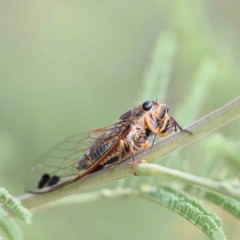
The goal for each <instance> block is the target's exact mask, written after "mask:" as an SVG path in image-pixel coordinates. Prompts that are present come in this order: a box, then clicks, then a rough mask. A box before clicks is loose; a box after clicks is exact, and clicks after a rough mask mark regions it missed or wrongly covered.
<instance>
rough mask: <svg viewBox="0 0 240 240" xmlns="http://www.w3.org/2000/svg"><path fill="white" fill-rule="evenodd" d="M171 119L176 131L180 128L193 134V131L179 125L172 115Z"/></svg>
mask: <svg viewBox="0 0 240 240" xmlns="http://www.w3.org/2000/svg"><path fill="white" fill-rule="evenodd" d="M170 119H171V120H172V123H173V125H174V127H175V132H177V128H179V129H180V131H182V132H186V133H189V134H191V135H192V133H191V132H190V131H188V130H186V129H183V128H182V127H181V126H180V125H179V123H178V122H177V121H176V120H175V119H174V118H173V117H172V116H170Z"/></svg>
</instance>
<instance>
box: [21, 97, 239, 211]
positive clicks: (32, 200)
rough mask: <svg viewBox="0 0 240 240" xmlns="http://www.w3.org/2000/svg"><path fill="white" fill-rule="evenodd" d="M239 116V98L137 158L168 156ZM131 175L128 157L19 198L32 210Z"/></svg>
mask: <svg viewBox="0 0 240 240" xmlns="http://www.w3.org/2000/svg"><path fill="white" fill-rule="evenodd" d="M239 116H240V97H238V98H236V99H235V100H233V101H232V102H230V103H228V104H226V105H225V106H223V107H221V108H219V109H217V110H216V111H214V112H212V113H210V114H209V115H207V116H205V117H203V118H202V119H200V120H198V121H196V122H195V123H193V124H192V125H190V126H189V127H187V129H188V130H190V131H192V133H193V135H189V134H186V133H182V132H178V133H176V134H174V135H171V136H170V137H168V138H166V139H164V140H162V141H160V142H159V143H157V144H155V145H154V146H152V147H150V148H148V149H146V150H145V151H143V152H141V153H139V154H137V156H136V158H137V159H138V160H139V159H146V160H147V161H148V162H153V161H155V160H156V159H159V158H160V157H163V156H165V155H166V154H168V153H169V152H172V151H174V150H176V149H178V148H180V147H182V146H184V145H186V144H188V143H190V142H192V141H194V140H196V139H198V138H200V137H202V136H203V135H205V134H207V133H209V132H211V131H213V130H215V129H217V128H219V127H221V126H223V125H224V124H226V123H229V122H230V121H232V120H234V119H236V118H237V117H239ZM139 167H140V166H139ZM130 175H133V169H132V160H131V159H128V160H126V161H124V162H123V163H122V164H121V165H119V166H118V167H116V168H115V169H109V168H106V169H103V170H101V171H98V172H96V173H93V174H89V175H88V176H86V177H85V178H84V179H81V180H80V181H78V182H75V183H72V184H70V185H68V186H66V187H64V188H61V189H58V190H56V191H53V192H50V193H47V194H39V195H34V194H26V195H24V196H21V197H19V199H20V200H22V203H23V205H24V206H25V207H27V208H28V209H31V210H33V209H36V208H39V207H41V205H43V204H46V203H49V202H51V201H54V200H57V199H60V198H62V197H65V196H68V195H70V194H73V193H77V192H80V191H84V190H86V189H90V188H93V187H96V186H99V185H102V184H104V183H107V182H110V181H114V180H117V179H120V178H124V177H127V176H130Z"/></svg>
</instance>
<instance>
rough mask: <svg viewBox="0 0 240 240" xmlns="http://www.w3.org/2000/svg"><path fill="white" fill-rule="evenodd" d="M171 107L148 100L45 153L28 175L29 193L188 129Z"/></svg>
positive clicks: (55, 186)
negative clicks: (109, 122)
mask: <svg viewBox="0 0 240 240" xmlns="http://www.w3.org/2000/svg"><path fill="white" fill-rule="evenodd" d="M168 110H169V109H168V106H167V104H165V103H160V102H157V101H146V102H144V103H143V104H142V105H139V106H137V107H135V108H132V109H130V110H128V111H126V112H125V113H124V114H122V115H121V116H120V118H119V119H118V121H117V122H116V123H114V124H113V125H111V126H108V127H104V128H99V129H95V130H93V131H90V132H87V133H82V134H77V135H74V136H71V137H69V138H67V139H65V140H63V141H61V142H60V143H58V144H57V145H56V146H55V147H53V148H52V149H50V150H49V151H48V152H47V153H45V154H44V155H43V156H42V157H41V158H40V159H39V160H38V161H37V163H36V164H35V165H34V166H33V167H32V168H31V169H30V170H29V173H28V174H27V175H26V181H25V186H26V190H27V191H28V192H34V193H45V192H50V191H53V190H55V189H58V188H60V187H63V186H66V185H68V184H70V183H72V182H75V181H78V180H80V179H81V178H83V177H85V176H86V175H88V174H89V173H92V172H95V171H98V170H100V169H102V168H103V167H106V166H110V165H117V164H119V163H121V161H124V159H126V158H128V157H132V159H133V162H134V174H135V175H136V161H135V154H136V153H138V152H139V151H141V150H143V149H146V148H147V147H149V146H151V145H152V144H153V143H154V140H155V136H159V137H165V136H167V135H169V134H170V133H171V132H172V131H175V132H176V131H177V129H180V130H181V131H185V132H188V133H190V132H189V131H187V130H183V129H182V127H181V126H180V125H179V124H178V123H177V121H176V120H175V119H174V118H173V117H172V116H170V115H169V114H168Z"/></svg>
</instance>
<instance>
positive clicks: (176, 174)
mask: <svg viewBox="0 0 240 240" xmlns="http://www.w3.org/2000/svg"><path fill="white" fill-rule="evenodd" d="M137 170H138V174H139V176H155V177H156V176H158V177H168V178H171V179H172V180H178V181H180V182H184V183H188V184H192V185H196V186H199V187H204V188H206V189H208V190H212V191H215V192H217V193H220V194H224V195H227V196H229V197H232V198H234V199H236V200H239V201H240V189H236V188H234V187H232V186H231V185H230V184H229V183H228V182H227V181H226V182H219V181H214V180H211V179H206V178H204V177H198V176H195V175H192V174H189V173H183V172H180V171H177V170H174V169H169V168H165V167H163V166H160V165H157V164H139V165H138V168H137Z"/></svg>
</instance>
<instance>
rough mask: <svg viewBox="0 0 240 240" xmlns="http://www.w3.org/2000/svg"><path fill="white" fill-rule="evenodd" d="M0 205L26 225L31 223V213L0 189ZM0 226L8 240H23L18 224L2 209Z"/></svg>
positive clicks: (4, 190)
mask: <svg viewBox="0 0 240 240" xmlns="http://www.w3.org/2000/svg"><path fill="white" fill-rule="evenodd" d="M0 203H2V204H3V206H4V208H5V209H6V210H8V211H9V212H11V213H12V214H14V215H15V216H16V217H18V218H20V219H21V220H23V221H25V222H26V223H28V224H29V223H31V216H32V215H31V213H30V212H29V211H28V210H27V209H26V208H25V207H23V206H22V205H21V202H20V201H19V200H18V199H16V198H14V197H13V196H12V195H10V194H9V193H8V191H7V190H6V189H4V188H0ZM0 226H1V228H2V229H3V230H4V232H5V233H6V235H7V236H8V238H9V239H10V240H22V239H24V238H23V234H22V231H21V229H20V227H19V226H18V224H17V223H16V222H15V221H14V219H13V218H12V217H10V216H9V214H8V212H6V211H5V210H4V209H3V208H0Z"/></svg>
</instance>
